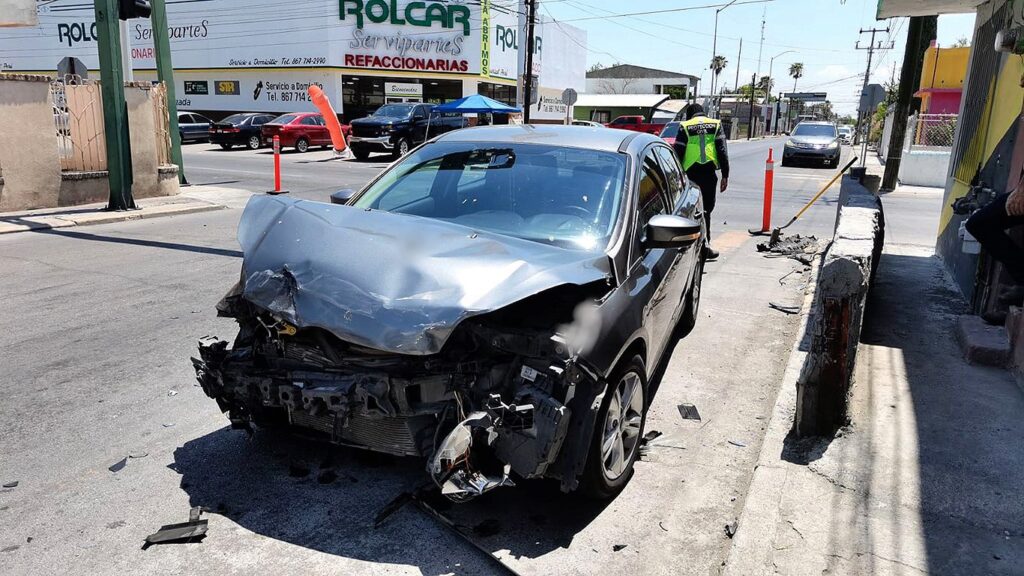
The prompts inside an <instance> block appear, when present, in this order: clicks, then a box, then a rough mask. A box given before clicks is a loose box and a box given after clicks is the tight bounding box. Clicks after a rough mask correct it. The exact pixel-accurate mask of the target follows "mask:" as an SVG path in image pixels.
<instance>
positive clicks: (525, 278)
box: [238, 196, 609, 355]
mask: <svg viewBox="0 0 1024 576" xmlns="http://www.w3.org/2000/svg"><path fill="white" fill-rule="evenodd" d="M238 241H239V244H241V246H242V250H243V252H244V260H243V264H242V297H243V298H245V299H246V300H247V301H249V302H251V303H252V304H254V305H256V306H257V307H259V308H262V309H264V310H267V311H268V312H270V313H272V314H274V315H276V316H278V317H280V318H282V319H284V320H285V321H287V322H289V323H291V324H294V325H295V326H297V327H300V328H305V327H313V326H316V327H319V328H323V329H325V330H327V331H329V332H331V333H333V334H334V335H335V336H337V337H338V338H341V339H342V340H345V341H348V342H352V343H355V344H359V345H362V346H367V347H370V348H375V349H378V350H384V351H388V352H395V353H401V354H412V355H423V354H434V353H437V352H439V351H440V350H441V348H442V347H443V346H444V343H445V341H447V339H448V337H449V336H450V335H451V333H452V331H453V330H454V329H455V327H456V326H457V325H458V324H459V322H461V321H463V320H465V319H466V318H469V317H471V316H475V315H478V314H482V313H485V312H489V311H492V310H497V309H499V308H503V307H505V306H508V305H509V304H513V303H515V302H518V301H520V300H522V299H524V298H526V297H528V296H532V295H534V294H537V293H539V292H542V291H544V290H547V289H549V288H554V287H556V286H560V285H563V284H577V285H583V284H588V283H590V282H594V281H598V280H602V279H604V278H607V277H608V276H609V262H608V259H607V257H606V256H605V255H604V254H603V253H598V252H584V251H577V250H569V249H564V248H559V247H556V246H551V245H547V244H542V243H539V242H532V241H529V240H522V239H518V238H512V237H508V236H502V235H500V234H492V233H488V232H482V231H477V230H473V229H471V228H467V227H465V226H461V225H458V224H452V223H448V222H444V221H441V220H433V219H429V218H422V217H419V216H411V215H405V214H394V213H390V212H382V211H377V210H364V209H361V208H354V207H350V206H343V205H332V204H326V203H323V202H312V201H306V200H296V199H292V198H287V197H281V196H253V197H252V198H251V199H250V200H249V203H248V204H247V205H246V207H245V211H244V212H243V214H242V219H241V222H240V223H239V225H238Z"/></svg>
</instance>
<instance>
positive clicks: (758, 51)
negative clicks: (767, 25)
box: [757, 4, 768, 76]
mask: <svg viewBox="0 0 1024 576" xmlns="http://www.w3.org/2000/svg"><path fill="white" fill-rule="evenodd" d="M767 14H768V5H767V4H765V6H764V10H763V11H762V12H761V43H760V44H759V45H758V46H757V75H758V76H760V75H761V53H762V52H763V51H764V18H765V16H766V15H767Z"/></svg>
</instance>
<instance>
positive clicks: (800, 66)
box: [789, 62, 804, 92]
mask: <svg viewBox="0 0 1024 576" xmlns="http://www.w3.org/2000/svg"><path fill="white" fill-rule="evenodd" d="M789 75H790V76H792V77H793V92H796V81H797V80H799V79H801V78H803V76H804V63H803V62H793V63H792V64H790V65H789Z"/></svg>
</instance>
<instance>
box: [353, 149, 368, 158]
mask: <svg viewBox="0 0 1024 576" xmlns="http://www.w3.org/2000/svg"><path fill="white" fill-rule="evenodd" d="M352 155H353V156H355V157H356V160H366V159H367V158H369V157H370V151H369V150H363V149H359V148H353V149H352Z"/></svg>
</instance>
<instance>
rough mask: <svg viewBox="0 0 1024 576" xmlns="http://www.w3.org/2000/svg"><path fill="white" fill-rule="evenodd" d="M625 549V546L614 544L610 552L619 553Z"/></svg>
mask: <svg viewBox="0 0 1024 576" xmlns="http://www.w3.org/2000/svg"><path fill="white" fill-rule="evenodd" d="M625 549H626V545H625V544H615V545H614V546H612V552H620V551H622V550H625Z"/></svg>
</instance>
